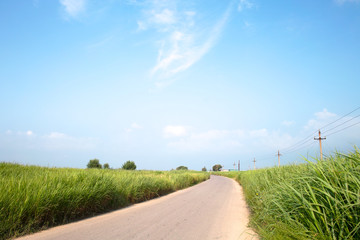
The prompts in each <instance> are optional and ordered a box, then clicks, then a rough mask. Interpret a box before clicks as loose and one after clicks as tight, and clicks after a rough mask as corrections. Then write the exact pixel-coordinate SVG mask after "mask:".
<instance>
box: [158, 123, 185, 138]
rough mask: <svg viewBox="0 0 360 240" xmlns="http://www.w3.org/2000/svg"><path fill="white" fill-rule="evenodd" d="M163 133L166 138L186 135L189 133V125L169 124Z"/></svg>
mask: <svg viewBox="0 0 360 240" xmlns="http://www.w3.org/2000/svg"><path fill="white" fill-rule="evenodd" d="M163 134H164V137H165V138H171V137H184V136H187V135H188V127H186V126H180V125H178V126H173V125H168V126H166V127H164V129H163Z"/></svg>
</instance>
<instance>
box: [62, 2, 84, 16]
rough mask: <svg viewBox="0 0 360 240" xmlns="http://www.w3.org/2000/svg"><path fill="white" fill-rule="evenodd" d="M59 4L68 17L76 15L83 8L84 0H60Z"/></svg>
mask: <svg viewBox="0 0 360 240" xmlns="http://www.w3.org/2000/svg"><path fill="white" fill-rule="evenodd" d="M60 4H61V5H62V6H63V7H64V10H65V12H66V13H67V14H68V15H69V16H70V17H76V16H78V14H80V13H81V12H83V11H84V10H85V5H86V0H60Z"/></svg>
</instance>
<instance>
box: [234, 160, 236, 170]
mask: <svg viewBox="0 0 360 240" xmlns="http://www.w3.org/2000/svg"><path fill="white" fill-rule="evenodd" d="M235 167H236V164H235V162H234V171H236V168H235Z"/></svg>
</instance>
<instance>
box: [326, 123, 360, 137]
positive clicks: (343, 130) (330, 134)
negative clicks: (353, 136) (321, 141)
mask: <svg viewBox="0 0 360 240" xmlns="http://www.w3.org/2000/svg"><path fill="white" fill-rule="evenodd" d="M358 124H360V122H357V123H354V124H352V125H350V126H347V127H344V128H342V129H340V130H338V131H335V132H332V133H330V134H328V135H327V136H328V137H329V136H331V135H334V134H335V133H338V132H341V131H344V130H345V129H348V128H350V127H353V126H355V125H358Z"/></svg>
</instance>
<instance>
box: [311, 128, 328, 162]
mask: <svg viewBox="0 0 360 240" xmlns="http://www.w3.org/2000/svg"><path fill="white" fill-rule="evenodd" d="M314 140H319V144H320V159H321V160H322V159H323V154H322V147H321V140H326V137H324V138H322V137H321V132H320V129H319V137H318V138H316V137H314Z"/></svg>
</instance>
